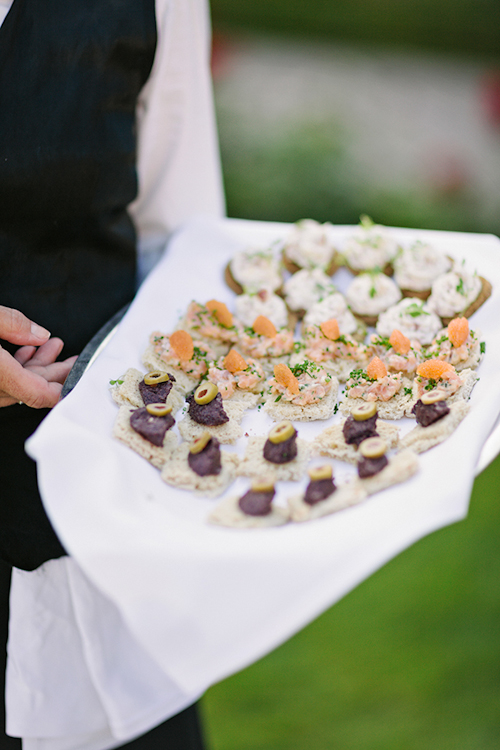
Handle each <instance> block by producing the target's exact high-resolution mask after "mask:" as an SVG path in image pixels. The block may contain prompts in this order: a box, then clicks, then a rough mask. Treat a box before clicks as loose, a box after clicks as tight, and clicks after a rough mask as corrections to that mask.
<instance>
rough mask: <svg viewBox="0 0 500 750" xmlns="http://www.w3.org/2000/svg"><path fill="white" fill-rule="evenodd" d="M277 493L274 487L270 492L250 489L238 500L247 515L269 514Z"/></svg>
mask: <svg viewBox="0 0 500 750" xmlns="http://www.w3.org/2000/svg"><path fill="white" fill-rule="evenodd" d="M275 494H276V493H275V490H274V489H273V490H269V491H268V492H255V490H248V492H247V493H245V494H244V495H243V497H240V499H239V500H238V506H239V508H240V510H242V511H243V513H245V514H246V515H247V516H267V515H269V513H270V512H271V504H272V502H273V497H274V495H275Z"/></svg>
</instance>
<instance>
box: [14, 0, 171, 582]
mask: <svg viewBox="0 0 500 750" xmlns="http://www.w3.org/2000/svg"><path fill="white" fill-rule="evenodd" d="M155 45H156V24H155V5H154V0H77V1H76V2H75V0H14V3H13V5H12V7H11V9H10V11H9V13H8V15H7V17H6V19H5V21H4V23H3V25H2V26H1V27H0V304H2V305H6V306H8V307H14V308H17V309H18V310H21V311H22V312H23V313H25V314H26V315H27V316H28V317H30V318H31V319H33V320H34V321H36V322H37V323H39V324H40V325H42V326H44V327H45V328H48V330H50V331H51V333H52V334H53V335H54V336H59V337H61V338H62V339H63V340H64V341H65V344H66V347H65V350H64V355H65V356H68V355H70V354H73V353H78V352H79V351H81V349H82V348H83V346H84V345H85V344H86V343H87V341H88V340H89V339H90V338H91V337H92V335H93V334H94V333H95V332H96V331H97V330H98V329H99V328H100V327H101V326H102V325H103V324H104V323H105V322H106V321H107V320H108V319H109V318H110V317H111V316H112V315H113V314H114V313H115V312H116V311H117V310H119V309H120V308H121V307H122V306H123V305H124V304H126V303H127V302H128V301H130V299H131V298H132V296H133V294H134V285H135V267H136V250H135V241H136V238H135V232H134V227H133V225H132V222H131V221H130V218H129V216H128V214H127V211H126V207H127V205H128V204H129V203H130V202H131V201H132V200H133V199H134V198H135V196H136V193H137V175H136V169H135V158H136V137H135V136H136V133H135V105H136V100H137V96H138V94H139V91H140V90H141V88H142V86H143V85H144V83H145V81H146V79H147V77H148V75H149V73H150V71H151V66H152V63H153V57H154V52H155ZM42 416H43V414H42V413H41V412H38V411H35V410H32V409H28V407H23V406H17V405H16V406H11V407H7V408H3V409H0V431H1V433H0V442H1V444H2V445H0V476H1V487H0V555H1V556H2V557H3V559H5V560H7V561H9V562H10V563H12V564H14V565H16V566H18V567H26V568H32V567H36V566H37V565H39V564H40V563H41V562H43V561H44V559H47V558H49V557H56V556H58V555H59V554H62V553H63V549H62V547H61V546H60V544H59V542H58V541H57V539H56V537H55V535H54V534H53V532H52V530H51V528H50V525H49V524H48V521H47V519H46V517H45V514H44V512H43V508H42V506H41V503H40V501H39V499H38V495H37V492H36V479H35V470H34V465H33V463H32V462H31V461H30V460H29V459H28V458H27V457H25V456H24V455H23V448H22V443H23V441H24V439H26V438H27V437H28V435H29V434H31V432H33V430H34V429H35V427H36V425H37V423H38V422H39V421H40V418H41V417H42ZM7 444H8V451H2V446H5V445H7Z"/></svg>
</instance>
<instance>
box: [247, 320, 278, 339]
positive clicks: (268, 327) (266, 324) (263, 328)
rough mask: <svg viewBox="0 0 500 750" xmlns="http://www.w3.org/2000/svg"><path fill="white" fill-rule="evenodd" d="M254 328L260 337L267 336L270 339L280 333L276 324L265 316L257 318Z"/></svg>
mask: <svg viewBox="0 0 500 750" xmlns="http://www.w3.org/2000/svg"><path fill="white" fill-rule="evenodd" d="M252 328H253V330H254V331H255V333H258V334H259V336H267V338H268V339H273V338H274V337H275V336H276V334H277V333H278V331H277V330H276V327H275V325H274V323H273V322H272V321H271V320H269V318H266V316H265V315H259V316H258V317H257V318H255V320H254V322H253V326H252Z"/></svg>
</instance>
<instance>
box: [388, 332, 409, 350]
mask: <svg viewBox="0 0 500 750" xmlns="http://www.w3.org/2000/svg"><path fill="white" fill-rule="evenodd" d="M389 344H390V345H391V346H392V348H393V349H394V351H395V352H396V354H408V352H409V351H410V349H411V343H410V339H409V338H407V336H405V335H404V333H401V331H398V329H397V328H395V329H394V330H393V332H392V333H391V335H390V336H389Z"/></svg>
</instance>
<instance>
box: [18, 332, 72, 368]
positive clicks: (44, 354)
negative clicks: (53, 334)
mask: <svg viewBox="0 0 500 750" xmlns="http://www.w3.org/2000/svg"><path fill="white" fill-rule="evenodd" d="M63 346H64V344H63V342H62V341H61V339H58V338H53V339H49V340H48V341H46V342H45V344H42V346H39V347H38V349H37V350H36V351H35V352H34V354H33V355H32V356H31V357H30V358H29V366H30V367H31V366H34V365H36V366H41V367H45V366H46V365H51V364H52V363H53V362H55V361H56V359H57V358H58V356H59V355H60V353H61V350H62V348H63ZM16 359H17V357H16ZM18 361H19V360H18ZM27 361H28V360H26V362H27Z"/></svg>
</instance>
